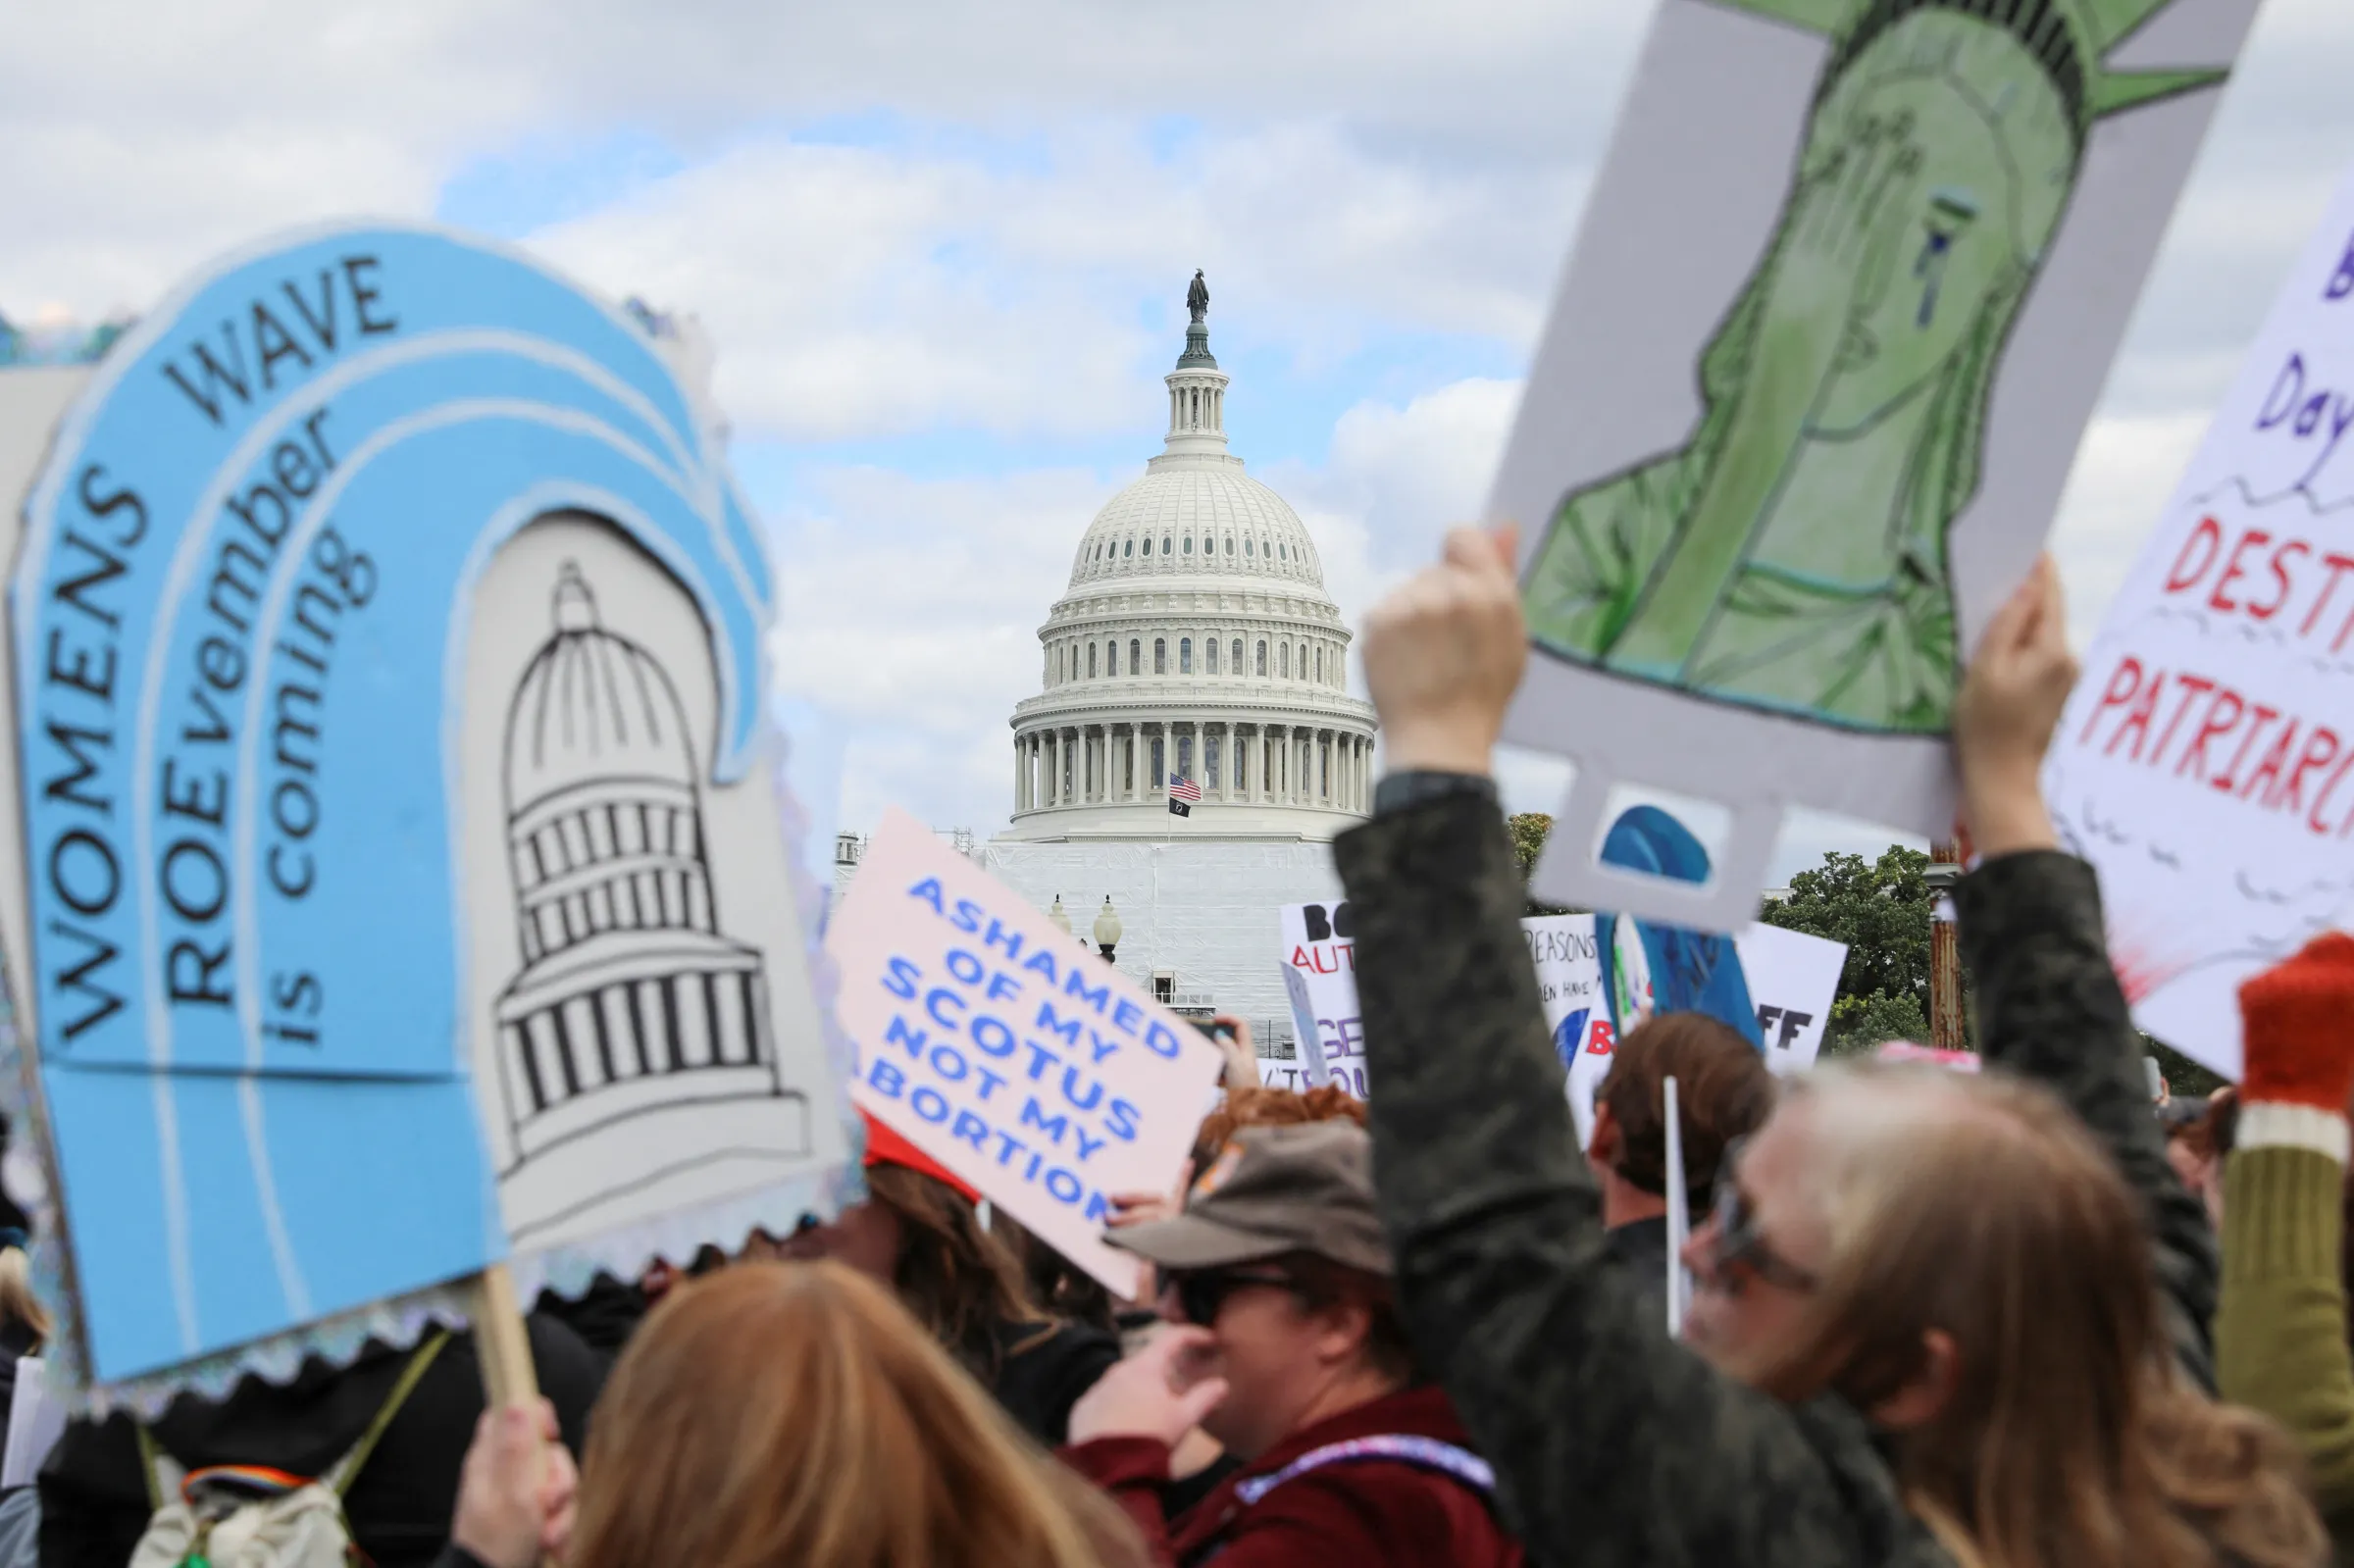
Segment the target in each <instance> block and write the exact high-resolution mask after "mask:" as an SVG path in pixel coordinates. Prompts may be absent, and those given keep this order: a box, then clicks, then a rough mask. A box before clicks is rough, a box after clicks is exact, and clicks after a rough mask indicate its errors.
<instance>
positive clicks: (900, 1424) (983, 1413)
mask: <svg viewBox="0 0 2354 1568" xmlns="http://www.w3.org/2000/svg"><path fill="white" fill-rule="evenodd" d="M495 1437H496V1433H495V1432H494V1431H493V1430H492V1429H491V1428H490V1427H486V1441H492V1440H495ZM470 1463H471V1461H470ZM474 1468H475V1469H477V1470H479V1469H481V1468H482V1467H481V1466H480V1465H476V1466H475V1467H474ZM488 1490H489V1489H487V1488H485V1489H477V1492H476V1494H475V1498H474V1500H475V1502H476V1504H477V1506H476V1510H475V1511H476V1518H474V1519H471V1520H470V1518H469V1516H468V1510H467V1506H466V1505H465V1504H464V1503H462V1504H461V1507H460V1511H459V1518H458V1521H457V1525H456V1528H455V1530H454V1531H453V1537H454V1539H455V1540H456V1541H457V1542H458V1543H459V1544H460V1545H461V1546H463V1547H465V1548H466V1549H467V1550H468V1552H469V1553H470V1554H471V1555H472V1557H473V1558H474V1559H475V1560H476V1561H479V1562H480V1563H482V1564H483V1565H484V1568H533V1564H535V1563H536V1562H537V1560H538V1554H539V1552H540V1551H541V1550H542V1549H545V1548H549V1547H559V1548H560V1550H561V1555H562V1559H563V1562H564V1564H565V1568H647V1565H648V1564H654V1563H677V1564H683V1565H691V1568H771V1565H774V1564H780V1563H793V1564H795V1565H798V1568H1008V1565H1013V1564H1020V1565H1023V1568H1142V1565H1143V1563H1144V1561H1145V1558H1144V1552H1143V1545H1142V1543H1141V1542H1140V1541H1139V1540H1138V1539H1137V1537H1136V1534H1135V1531H1134V1529H1133V1527H1132V1526H1130V1525H1129V1524H1128V1522H1127V1520H1126V1519H1125V1518H1124V1517H1123V1516H1122V1515H1121V1513H1120V1511H1119V1509H1118V1508H1117V1507H1116V1506H1114V1505H1113V1504H1112V1503H1111V1502H1110V1501H1109V1500H1108V1499H1106V1498H1104V1497H1103V1496H1101V1495H1100V1493H1098V1492H1094V1491H1093V1490H1092V1489H1090V1488H1089V1487H1088V1486H1087V1485H1086V1484H1085V1483H1083V1482H1081V1481H1080V1480H1079V1479H1078V1478H1077V1477H1075V1476H1073V1475H1070V1474H1069V1473H1068V1472H1066V1471H1063V1470H1061V1469H1060V1468H1059V1467H1057V1466H1056V1465H1055V1464H1054V1463H1053V1462H1052V1460H1050V1459H1049V1457H1048V1456H1047V1455H1046V1453H1045V1452H1044V1451H1043V1450H1041V1449H1040V1448H1038V1447H1037V1446H1036V1445H1035V1444H1033V1443H1032V1442H1030V1441H1029V1440H1028V1439H1027V1438H1025V1437H1024V1436H1023V1435H1022V1434H1021V1432H1020V1431H1019V1430H1018V1429H1017V1428H1016V1427H1015V1426H1014V1424H1013V1422H1012V1421H1011V1419H1010V1418H1008V1417H1007V1416H1006V1415H1005V1414H1004V1412H1003V1411H1002V1410H1000V1409H999V1408H998V1405H997V1403H996V1401H995V1400H993V1399H992V1398H991V1397H990V1395H989V1392H988V1391H986V1390H985V1389H983V1388H982V1387H981V1385H980V1384H978V1383H977V1382H975V1381H974V1380H973V1378H972V1376H971V1375H970V1374H969V1373H967V1372H965V1371H964V1370H963V1369H962V1368H960V1367H959V1366H958V1365H957V1364H956V1363H955V1362H954V1361H953V1360H952V1359H950V1357H949V1355H948V1353H947V1350H945V1349H944V1348H942V1347H941V1345H940V1344H939V1343H938V1341H936V1340H934V1339H933V1337H932V1336H931V1335H930V1334H928V1333H927V1332H925V1330H924V1328H923V1327H922V1326H921V1325H919V1324H918V1323H917V1322H916V1321H915V1320H914V1319H913V1318H912V1317H910V1316H909V1315H908V1312H907V1310H906V1308H904V1307H903V1306H901V1305H900V1304H899V1302H898V1301H897V1300H896V1298H895V1297H894V1296H893V1294H892V1292H891V1291H890V1290H887V1289H886V1288H885V1287H883V1286H881V1285H879V1284H877V1283H876V1282H874V1281H873V1280H871V1279H869V1278H867V1277H865V1276H864V1275H861V1274H859V1273H858V1272H856V1271H855V1270H852V1269H850V1268H848V1267H846V1266H844V1265H842V1264H838V1263H828V1262H817V1263H747V1264H740V1265H738V1266H736V1267H734V1268H728V1269H722V1270H720V1271H719V1272H717V1273H715V1274H712V1275H710V1276H708V1277H706V1278H703V1279H700V1280H695V1281H692V1282H691V1283H688V1284H685V1285H681V1286H679V1287H677V1288H676V1289H675V1290H672V1291H671V1292H670V1293H669V1294H668V1295H667V1296H666V1297H665V1298H664V1299H663V1301H662V1304H661V1305H660V1306H658V1307H656V1308H655V1309H654V1311H653V1313H652V1314H651V1315H650V1316H649V1317H648V1318H647V1319H646V1321H645V1323H644V1325H643V1326H642V1327H641V1328H640V1330H639V1332H638V1334H637V1336H636V1337H635V1338H634V1339H632V1340H631V1341H630V1345H629V1348H628V1349H626V1350H625V1351H623V1352H622V1356H621V1359H620V1361H619V1362H618V1363H616V1364H615V1366H614V1369H613V1376H612V1380H611V1381H610V1382H609V1383H607V1384H606V1386H605V1391H604V1396H603V1397H602V1398H601V1399H600V1400H599V1401H598V1403H597V1407H596V1418H595V1421H594V1422H593V1424H592V1425H591V1428H590V1431H589V1438H588V1453H587V1456H586V1457H585V1458H584V1460H583V1462H582V1466H581V1476H580V1486H579V1498H578V1503H577V1510H578V1511H577V1522H576V1523H574V1524H572V1526H571V1529H570V1537H569V1540H568V1541H567V1540H559V1539H551V1538H552V1537H554V1536H555V1535H558V1534H560V1532H551V1531H547V1530H545V1529H533V1528H529V1527H528V1524H529V1522H528V1520H527V1521H525V1524H526V1526H527V1527H526V1528H520V1529H518V1528H513V1526H512V1525H510V1527H509V1528H508V1529H506V1530H505V1531H504V1532H503V1534H502V1533H501V1532H500V1531H498V1530H497V1529H486V1528H483V1521H485V1520H486V1519H487V1518H489V1517H490V1516H491V1515H492V1514H493V1513H495V1511H496V1504H497V1502H498V1499H497V1498H495V1497H493V1496H490V1495H488V1494H487V1492H488ZM506 1490H507V1491H508V1492H511V1493H512V1492H516V1490H517V1489H516V1488H515V1487H512V1486H510V1487H509V1488H507V1489H506ZM563 1490H564V1492H565V1493H566V1494H559V1492H557V1491H556V1490H554V1489H549V1490H547V1491H546V1492H544V1494H543V1499H542V1502H543V1506H544V1507H545V1508H547V1509H548V1510H550V1511H551V1512H552V1511H557V1510H560V1509H562V1508H564V1507H569V1506H572V1503H571V1498H570V1496H569V1495H568V1492H569V1489H563ZM529 1496H530V1493H529V1492H528V1490H526V1491H525V1492H524V1493H523V1499H524V1500H528V1498H529ZM507 1500H508V1503H509V1504H510V1506H509V1508H508V1514H509V1517H510V1519H511V1520H512V1519H513V1518H514V1516H515V1515H517V1514H518V1513H521V1512H527V1511H528V1510H519V1509H516V1508H514V1507H513V1506H512V1504H513V1503H514V1502H515V1501H517V1500H518V1499H517V1498H515V1497H512V1496H511V1497H509V1498H508V1499H507ZM486 1547H489V1548H490V1549H488V1550H486ZM451 1560H453V1561H457V1562H463V1561H465V1559H464V1558H457V1557H453V1558H452V1559H451Z"/></svg>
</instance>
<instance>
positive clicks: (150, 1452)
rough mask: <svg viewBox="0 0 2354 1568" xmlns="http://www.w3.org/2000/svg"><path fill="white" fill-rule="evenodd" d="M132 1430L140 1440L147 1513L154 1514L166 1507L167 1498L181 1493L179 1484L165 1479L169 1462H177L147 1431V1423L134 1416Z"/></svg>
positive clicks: (140, 1474) (142, 1478) (140, 1463)
mask: <svg viewBox="0 0 2354 1568" xmlns="http://www.w3.org/2000/svg"><path fill="white" fill-rule="evenodd" d="M130 1430H131V1432H132V1433H133V1434H134V1435H136V1436H137V1438H138V1440H139V1479H140V1480H141V1481H144V1482H145V1483H147V1511H148V1512H149V1513H154V1512H155V1511H156V1510H157V1509H158V1508H161V1507H162V1506H163V1505H164V1502H165V1500H166V1499H167V1498H170V1497H172V1496H173V1495H175V1494H176V1493H177V1492H179V1484H178V1483H177V1482H173V1483H170V1484H167V1483H166V1482H165V1479H164V1466H165V1464H166V1463H167V1462H173V1463H177V1461H172V1460H171V1459H170V1456H169V1455H167V1454H166V1453H165V1452H164V1450H163V1448H162V1446H161V1445H160V1444H158V1443H157V1442H156V1441H155V1434H154V1433H152V1432H149V1431H148V1430H147V1423H146V1422H144V1421H141V1420H139V1419H138V1418H137V1417H135V1416H134V1417H132V1418H131V1423H130Z"/></svg>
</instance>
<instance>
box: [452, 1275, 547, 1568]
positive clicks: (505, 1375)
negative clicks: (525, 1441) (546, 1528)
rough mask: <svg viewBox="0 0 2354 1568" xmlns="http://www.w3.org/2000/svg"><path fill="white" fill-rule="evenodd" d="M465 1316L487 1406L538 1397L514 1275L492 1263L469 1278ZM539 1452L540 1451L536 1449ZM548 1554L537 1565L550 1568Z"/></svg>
mask: <svg viewBox="0 0 2354 1568" xmlns="http://www.w3.org/2000/svg"><path fill="white" fill-rule="evenodd" d="M468 1293H469V1294H470V1295H471V1296H472V1300H470V1301H469V1302H468V1303H467V1315H468V1316H469V1317H471V1318H473V1319H474V1354H475V1359H476V1360H478V1361H480V1362H481V1363H482V1364H483V1397H484V1400H485V1401H486V1403H487V1404H488V1405H489V1406H490V1408H491V1409H493V1410H503V1409H505V1408H506V1407H507V1406H508V1405H511V1404H527V1403H529V1402H531V1401H532V1400H534V1399H537V1398H538V1397H539V1372H538V1369H537V1367H535V1366H534V1365H533V1364H532V1337H531V1336H530V1335H529V1334H528V1333H526V1332H525V1331H524V1327H523V1309H522V1307H521V1306H519V1305H518V1304H517V1303H516V1300H515V1276H513V1275H512V1274H509V1273H508V1272H507V1266H506V1265H505V1264H504V1263H493V1264H491V1265H490V1266H489V1267H488V1268H486V1269H485V1270H483V1272H482V1273H481V1274H478V1275H476V1276H475V1280H474V1289H473V1290H471V1291H469V1292H468ZM542 1451H543V1452H544V1450H542ZM554 1561H555V1560H554V1559H553V1558H542V1559H540V1568H554Z"/></svg>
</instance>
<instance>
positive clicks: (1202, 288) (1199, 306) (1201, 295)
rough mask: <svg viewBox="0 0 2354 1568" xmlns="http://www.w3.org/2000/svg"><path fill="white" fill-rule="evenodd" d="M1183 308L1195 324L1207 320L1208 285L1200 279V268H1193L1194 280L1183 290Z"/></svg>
mask: <svg viewBox="0 0 2354 1568" xmlns="http://www.w3.org/2000/svg"><path fill="white" fill-rule="evenodd" d="M1185 308H1186V311H1187V313H1188V314H1189V315H1191V316H1192V317H1193V319H1194V321H1195V323H1196V324H1197V325H1199V324H1200V323H1202V322H1205V321H1207V320H1209V285H1208V284H1207V283H1205V282H1203V280H1202V269H1201V268H1199V267H1197V268H1195V269H1194V280H1193V282H1192V283H1191V284H1189V285H1188V286H1187V288H1186V290H1185Z"/></svg>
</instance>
